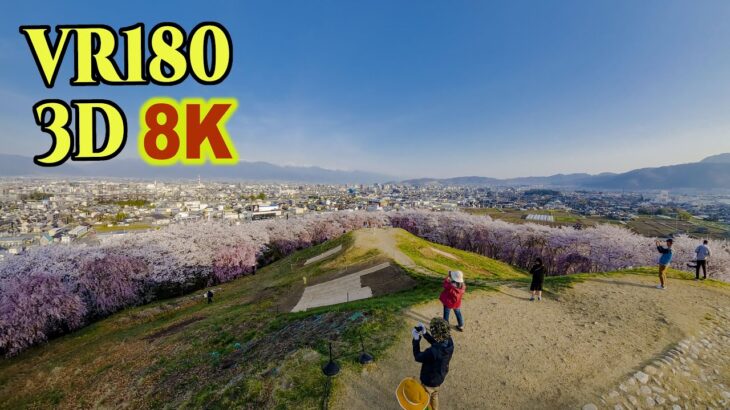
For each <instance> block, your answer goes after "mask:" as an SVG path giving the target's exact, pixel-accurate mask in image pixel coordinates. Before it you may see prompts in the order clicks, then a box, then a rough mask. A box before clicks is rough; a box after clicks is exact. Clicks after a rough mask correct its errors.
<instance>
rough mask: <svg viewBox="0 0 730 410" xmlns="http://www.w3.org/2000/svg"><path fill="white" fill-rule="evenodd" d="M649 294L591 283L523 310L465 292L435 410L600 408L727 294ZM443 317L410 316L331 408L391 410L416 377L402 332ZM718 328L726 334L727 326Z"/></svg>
mask: <svg viewBox="0 0 730 410" xmlns="http://www.w3.org/2000/svg"><path fill="white" fill-rule="evenodd" d="M654 285H655V279H654V278H650V277H643V276H634V275H626V276H616V277H605V278H596V279H589V280H587V281H586V282H584V283H580V284H577V285H576V286H575V287H574V288H573V289H569V290H565V291H563V292H562V293H560V294H559V295H557V296H556V297H554V298H545V300H543V301H542V302H537V301H536V302H529V301H528V292H527V290H526V289H522V288H514V287H502V288H501V291H500V292H499V293H473V294H469V293H468V294H467V295H466V296H465V299H464V303H463V306H462V310H463V312H464V317H465V321H466V331H465V332H464V333H457V332H454V341H455V346H456V348H455V352H454V357H453V359H452V362H451V371H450V373H449V375H448V377H447V379H446V382H445V383H444V385H443V386H442V388H441V393H440V398H441V403H442V407H443V408H447V409H476V408H490V409H534V408H581V407H582V406H583V405H585V404H586V403H596V404H597V405H599V408H600V407H601V404H600V398H601V396H605V395H606V394H608V393H609V392H610V391H611V390H613V389H614V388H615V386H616V385H618V384H619V383H621V382H623V381H625V380H626V378H627V377H630V376H631V375H633V374H634V373H635V372H637V371H638V370H641V369H643V368H644V367H645V366H646V365H647V364H649V363H652V362H653V361H654V360H656V359H657V358H659V357H661V356H662V355H663V354H664V353H665V352H666V351H668V350H669V349H671V348H672V347H673V346H675V345H676V344H677V343H678V342H679V341H681V340H684V339H685V338H686V337H688V336H690V335H694V334H699V333H700V332H701V331H702V330H701V329H702V328H703V327H704V326H705V323H706V321H707V320H708V319H707V318H708V317H712V315H713V314H714V313H715V312H717V309H728V308H730V297H728V296H730V292H729V291H727V290H726V289H718V288H711V287H708V286H703V285H702V284H701V283H696V282H690V281H678V280H670V283H669V289H668V290H665V291H662V290H658V289H655V288H654ZM440 314H441V305H440V304H439V303H438V302H437V301H435V302H432V303H427V304H424V305H421V306H417V307H414V308H413V309H412V310H409V311H407V313H406V315H407V316H408V317H407V321H406V322H407V323H406V324H405V326H404V328H403V329H402V333H401V334H402V336H401V337H400V339H399V340H398V341H397V342H396V344H395V345H394V346H393V347H392V348H391V349H390V350H389V351H388V352H387V354H386V355H385V356H384V357H380V358H378V360H377V363H376V365H375V366H374V367H371V368H369V369H365V370H363V371H362V372H357V373H356V372H354V371H348V372H345V373H344V374H343V376H342V377H341V378H340V379H339V380H338V384H337V387H338V390H337V391H336V395H335V398H334V400H333V407H334V408H338V409H345V408H347V409H369V408H379V409H398V404H397V403H396V401H395V398H394V393H393V391H394V390H395V387H396V385H397V384H398V382H399V381H400V380H401V379H402V378H403V377H406V376H416V377H417V376H418V371H419V369H420V367H419V365H418V364H417V363H416V362H415V361H414V360H413V356H412V352H411V347H410V345H411V343H410V340H411V336H410V332H409V329H410V327H411V326H412V325H413V324H414V323H415V322H416V321H423V322H426V321H427V320H428V319H429V318H431V317H433V316H439V315H440ZM452 324H453V318H452ZM719 325H721V326H723V327H724V328H725V329H727V328H728V327H730V324H728V323H727V321H725V322H723V323H721V324H719ZM422 343H423V344H426V342H422ZM423 347H425V346H423ZM713 370H714V369H707V371H708V372H710V371H713ZM676 388H678V389H682V388H683V387H681V386H678V387H676ZM671 393H672V394H673V395H675V396H677V397H683V396H682V395H683V394H689V392H682V391H674V392H671ZM719 399H720V398H718V400H719Z"/></svg>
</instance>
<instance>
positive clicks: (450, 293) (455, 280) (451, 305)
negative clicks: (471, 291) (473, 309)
mask: <svg viewBox="0 0 730 410" xmlns="http://www.w3.org/2000/svg"><path fill="white" fill-rule="evenodd" d="M464 292H466V284H465V283H464V274H463V273H462V272H461V271H459V270H455V271H449V276H447V277H446V279H444V290H443V291H442V292H441V296H439V300H440V301H441V303H442V304H443V305H444V320H445V321H446V323H448V322H449V314H450V313H451V310H452V309H453V310H454V313H455V314H456V321H457V322H458V326H457V327H456V330H458V331H460V332H463V331H464V318H463V317H462V316H461V297H462V296H464Z"/></svg>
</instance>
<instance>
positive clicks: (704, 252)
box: [695, 239, 712, 280]
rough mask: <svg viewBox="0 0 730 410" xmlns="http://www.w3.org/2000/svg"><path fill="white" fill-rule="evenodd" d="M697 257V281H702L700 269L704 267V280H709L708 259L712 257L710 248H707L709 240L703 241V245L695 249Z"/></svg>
mask: <svg viewBox="0 0 730 410" xmlns="http://www.w3.org/2000/svg"><path fill="white" fill-rule="evenodd" d="M695 254H696V255H697V257H696V260H697V265H696V266H695V280H700V267H702V279H707V258H709V257H710V255H711V254H712V252H710V247H709V246H707V240H706V239H705V240H704V241H702V245H700V246H698V247H697V249H695Z"/></svg>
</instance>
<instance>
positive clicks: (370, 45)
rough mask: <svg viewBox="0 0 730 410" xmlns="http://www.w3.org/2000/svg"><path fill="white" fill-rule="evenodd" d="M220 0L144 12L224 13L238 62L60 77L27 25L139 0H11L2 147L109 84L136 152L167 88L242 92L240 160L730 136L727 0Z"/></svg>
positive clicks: (534, 157)
mask: <svg viewBox="0 0 730 410" xmlns="http://www.w3.org/2000/svg"><path fill="white" fill-rule="evenodd" d="M142 4H143V3H138V6H139V7H142V6H141V5H142ZM210 5H211V7H209V8H208V10H206V12H205V13H202V14H203V15H200V13H197V12H193V11H192V10H194V8H192V7H179V8H176V9H175V10H167V8H166V7H165V6H164V5H151V4H146V3H145V4H144V8H145V10H146V18H145V19H144V20H142V22H144V23H146V24H147V25H148V27H151V26H152V25H153V24H154V23H157V22H160V21H175V22H176V23H178V24H180V25H181V26H183V27H184V28H185V29H187V30H189V29H191V28H192V27H193V26H194V25H195V24H197V23H198V22H200V21H203V20H213V21H219V22H221V23H222V24H223V25H225V27H226V28H227V29H228V30H229V31H230V32H231V35H232V38H233V46H234V63H233V69H232V72H231V74H230V76H229V77H228V78H227V79H226V80H225V81H224V82H223V83H222V84H220V85H217V86H213V87H203V86H200V85H199V84H196V83H194V82H192V81H191V80H188V81H186V82H184V83H183V84H181V85H179V86H177V87H173V88H164V87H156V86H150V87H109V86H100V87H85V88H72V87H69V86H68V84H67V83H68V78H69V77H70V73H71V72H72V70H73V64H72V63H73V59H72V58H69V56H68V55H67V56H66V59H65V60H64V62H63V64H62V67H61V71H60V73H59V80H58V82H57V86H56V87H55V88H53V89H50V90H48V89H45V87H44V86H43V84H42V82H41V80H40V77H39V73H38V72H37V70H36V69H35V66H34V63H33V60H32V57H31V55H30V51H29V50H28V48H27V44H26V43H25V41H24V40H23V38H22V36H21V35H20V34H19V33H18V26H19V25H21V24H50V25H56V24H74V23H103V24H108V25H110V26H112V27H114V28H115V29H118V28H121V27H124V26H129V25H131V24H134V23H137V22H140V21H141V20H140V19H139V14H138V13H137V12H136V11H135V9H136V8H138V7H134V6H132V5H130V6H129V7H128V8H127V9H128V10H127V9H125V10H115V12H114V13H113V17H109V13H107V12H104V11H102V10H99V9H95V8H93V7H83V6H81V5H79V6H78V7H76V8H69V7H66V6H60V5H55V4H50V3H49V4H46V5H45V6H44V7H38V6H37V5H29V4H28V5H23V4H14V5H12V6H10V7H9V9H10V11H9V12H8V13H6V14H5V15H4V16H2V17H0V19H2V22H3V23H4V24H3V28H2V31H0V55H1V56H2V57H0V58H2V60H0V61H1V62H2V63H3V64H0V97H2V98H0V123H2V124H3V126H4V132H3V135H2V136H0V144H1V145H2V146H3V148H2V149H1V150H2V152H3V153H9V154H19V155H23V156H33V155H37V154H40V153H42V152H45V151H46V150H47V149H48V147H49V139H48V137H47V136H45V135H44V134H42V133H41V132H40V130H39V129H38V128H37V127H36V125H35V124H34V122H33V118H32V115H31V106H32V105H33V104H34V103H35V102H37V101H38V100H40V99H44V98H61V99H66V100H68V99H71V98H110V99H112V100H114V101H116V102H118V103H119V104H120V105H121V106H122V107H123V108H124V109H125V111H126V112H127V114H128V116H129V118H130V123H129V128H130V129H129V132H130V133H129V139H128V143H127V146H126V147H125V149H124V151H123V152H122V154H120V156H119V158H120V159H123V158H137V150H136V132H137V130H138V126H137V124H136V121H135V120H134V119H135V118H136V112H137V110H138V108H139V106H141V104H142V103H143V102H144V101H145V100H146V99H147V98H150V97H153V96H157V95H169V96H171V97H174V98H181V97H185V96H202V97H212V96H218V95H226V96H233V97H236V98H238V100H239V110H238V111H237V112H236V113H235V114H234V116H233V117H232V119H231V121H230V123H229V131H230V133H231V135H232V136H233V139H234V142H235V144H236V147H237V149H238V151H239V152H240V154H241V159H242V160H244V161H266V162H271V163H274V164H278V165H295V166H320V167H323V168H328V169H343V170H362V171H376V172H380V173H384V174H388V175H394V176H398V177H403V178H408V177H437V178H448V177H455V176H465V175H480V176H490V177H497V178H510V177H519V176H529V175H553V174H558V173H566V174H567V173H574V172H587V173H600V172H624V171H628V170H631V169H635V168H644V167H652V166H662V165H670V164H677V163H689V162H695V161H699V160H701V159H702V158H704V157H707V156H710V155H713V154H718V153H722V152H728V151H730V140H728V139H727V138H726V135H727V131H728V130H729V129H730V121H729V120H727V118H726V117H727V115H726V112H727V109H728V108H730V97H729V96H730V94H729V93H728V92H727V91H728V90H730V79H729V78H728V76H727V75H726V73H727V72H729V71H728V69H730V57H729V56H726V54H727V53H725V52H724V51H725V44H727V40H728V39H730V28H728V27H727V25H726V24H724V22H725V21H726V20H727V17H728V16H730V13H729V12H730V6H729V5H726V4H724V3H722V2H707V3H702V4H700V5H692V6H691V7H690V6H689V5H687V4H683V3H680V2H672V3H661V4H659V3H642V4H635V3H630V2H620V3H616V2H612V3H608V2H606V3H594V4H581V3H579V2H576V3H563V4H560V5H546V4H539V3H524V4H521V5H486V4H475V3H450V4H449V6H445V5H443V4H438V3H420V4H419V7H410V5H409V4H406V3H392V2H388V3H384V2H381V3H368V4H367V5H363V4H354V3H344V4H343V3H307V4H301V3H300V4H297V3H288V4H286V5H285V6H284V7H281V6H280V7H279V8H276V7H275V6H272V5H267V4H265V3H256V2H247V3H244V4H241V5H238V4H235V3H229V2H220V3H219V2H212V3H210ZM213 6H214V7H213ZM406 27H407V28H408V29H405V28H406ZM71 47H72V46H71ZM122 51H123V50H121V49H120V51H119V53H121V52H122Z"/></svg>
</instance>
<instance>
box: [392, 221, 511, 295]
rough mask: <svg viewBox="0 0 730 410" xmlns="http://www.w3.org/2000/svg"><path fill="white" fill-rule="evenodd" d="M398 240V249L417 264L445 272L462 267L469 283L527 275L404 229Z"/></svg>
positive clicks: (504, 264)
mask: <svg viewBox="0 0 730 410" xmlns="http://www.w3.org/2000/svg"><path fill="white" fill-rule="evenodd" d="M396 239H397V246H398V249H400V250H401V251H402V252H403V253H405V254H406V255H407V256H408V257H410V258H411V259H412V260H413V261H414V262H415V263H416V264H417V265H419V266H422V267H424V268H426V269H428V270H430V271H432V272H434V273H439V274H443V275H445V274H446V273H447V272H448V271H450V270H460V271H462V272H464V275H465V277H466V278H467V282H468V280H470V279H472V280H473V279H480V280H483V279H488V280H495V279H498V280H510V279H519V278H523V277H525V273H524V272H523V271H522V270H520V269H518V268H515V267H513V266H511V265H508V264H506V263H504V262H500V261H497V260H494V259H490V258H487V257H485V256H482V255H478V254H475V253H471V252H466V251H462V250H459V249H455V248H451V247H448V246H444V245H439V244H435V243H432V242H428V241H426V240H424V239H421V238H418V237H416V236H413V235H411V234H408V233H407V232H405V231H403V230H399V231H398V233H397V234H396ZM433 249H437V250H439V251H441V252H444V253H446V254H449V255H452V256H454V258H450V257H448V256H446V255H444V254H441V253H438V252H434V251H433Z"/></svg>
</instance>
